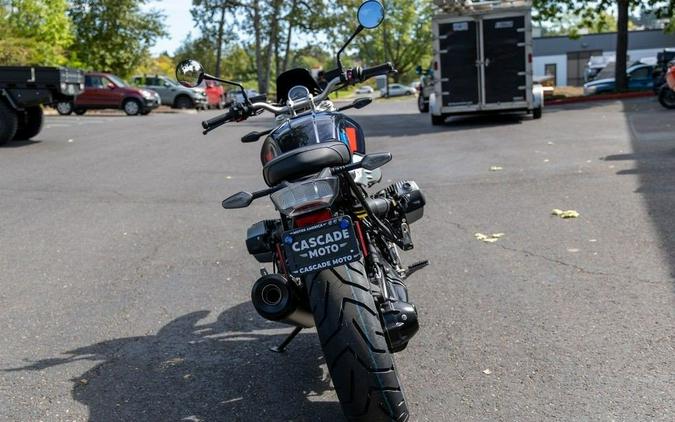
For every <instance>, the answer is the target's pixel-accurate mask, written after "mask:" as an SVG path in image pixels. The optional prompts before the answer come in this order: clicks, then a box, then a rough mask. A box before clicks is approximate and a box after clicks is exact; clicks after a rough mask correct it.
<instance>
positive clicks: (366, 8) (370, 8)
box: [358, 0, 384, 29]
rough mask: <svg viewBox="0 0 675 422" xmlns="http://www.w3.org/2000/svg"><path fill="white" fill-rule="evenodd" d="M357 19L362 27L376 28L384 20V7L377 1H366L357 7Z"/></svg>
mask: <svg viewBox="0 0 675 422" xmlns="http://www.w3.org/2000/svg"><path fill="white" fill-rule="evenodd" d="M358 18H359V25H361V26H362V27H364V28H366V29H373V28H377V27H378V26H380V24H381V23H382V21H383V20H384V6H382V3H380V2H379V1H377V0H367V1H365V2H364V3H363V4H362V5H361V7H359V12H358Z"/></svg>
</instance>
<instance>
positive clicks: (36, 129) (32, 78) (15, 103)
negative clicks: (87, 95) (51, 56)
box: [0, 66, 84, 145]
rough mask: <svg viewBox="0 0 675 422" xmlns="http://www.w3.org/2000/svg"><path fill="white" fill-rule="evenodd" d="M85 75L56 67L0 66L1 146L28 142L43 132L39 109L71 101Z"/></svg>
mask: <svg viewBox="0 0 675 422" xmlns="http://www.w3.org/2000/svg"><path fill="white" fill-rule="evenodd" d="M83 90H84V73H83V72H82V71H80V70H75V69H68V68H57V67H19V66H7V67H2V66H0V145H1V144H4V143H6V142H8V141H11V140H13V139H15V140H26V139H31V138H32V137H34V136H35V135H37V134H38V133H40V130H41V129H42V118H43V117H42V106H43V105H54V104H56V103H57V102H59V101H70V100H72V99H73V97H75V96H76V95H78V94H79V93H80V92H82V91H83Z"/></svg>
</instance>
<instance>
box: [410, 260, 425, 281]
mask: <svg viewBox="0 0 675 422" xmlns="http://www.w3.org/2000/svg"><path fill="white" fill-rule="evenodd" d="M428 265H429V260H428V259H425V260H424V261H419V262H415V263H414V264H412V265H411V266H409V267H408V268H407V269H406V270H405V276H406V278H408V277H410V276H411V275H412V274H414V273H416V272H417V271H419V270H421V269H423V268H425V267H427V266H428Z"/></svg>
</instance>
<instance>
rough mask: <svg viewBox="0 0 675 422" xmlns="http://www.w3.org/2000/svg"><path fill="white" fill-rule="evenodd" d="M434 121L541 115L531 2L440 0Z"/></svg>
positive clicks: (431, 97) (432, 99)
mask: <svg viewBox="0 0 675 422" xmlns="http://www.w3.org/2000/svg"><path fill="white" fill-rule="evenodd" d="M435 3H436V5H438V6H439V7H440V8H441V9H442V10H443V12H442V13H440V14H438V15H436V16H434V18H433V21H432V28H433V33H434V63H433V68H434V77H433V91H432V92H431V94H430V95H429V108H430V111H431V122H432V124H434V125H440V124H443V122H444V121H445V118H446V117H448V116H454V115H463V114H478V113H495V112H514V111H519V112H526V113H532V114H533V116H534V118H540V117H541V113H542V109H543V87H542V86H541V85H539V84H535V83H534V81H533V78H532V23H531V20H532V18H531V6H530V3H529V2H528V1H527V0H525V1H522V0H513V1H503V2H502V1H480V0H475V1H473V0H467V1H463V2H458V1H455V0H436V1H435Z"/></svg>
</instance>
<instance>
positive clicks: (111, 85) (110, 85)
mask: <svg viewBox="0 0 675 422" xmlns="http://www.w3.org/2000/svg"><path fill="white" fill-rule="evenodd" d="M106 88H108V89H115V88H116V87H115V84H114V83H112V82H108V85H106Z"/></svg>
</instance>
